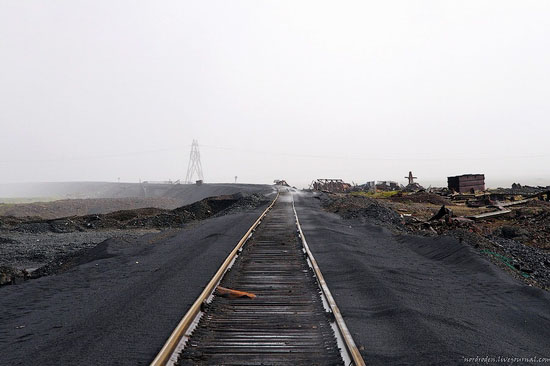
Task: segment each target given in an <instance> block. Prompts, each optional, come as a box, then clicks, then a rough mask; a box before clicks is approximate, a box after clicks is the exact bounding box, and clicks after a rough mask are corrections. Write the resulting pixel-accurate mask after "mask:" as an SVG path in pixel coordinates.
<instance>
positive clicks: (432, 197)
mask: <svg viewBox="0 0 550 366" xmlns="http://www.w3.org/2000/svg"><path fill="white" fill-rule="evenodd" d="M388 199H389V200H390V201H393V202H413V203H431V204H434V205H452V204H453V203H452V202H451V201H450V200H448V199H446V198H445V197H442V196H440V195H437V194H433V193H428V192H418V193H412V194H406V195H395V196H391V197H389V198H388Z"/></svg>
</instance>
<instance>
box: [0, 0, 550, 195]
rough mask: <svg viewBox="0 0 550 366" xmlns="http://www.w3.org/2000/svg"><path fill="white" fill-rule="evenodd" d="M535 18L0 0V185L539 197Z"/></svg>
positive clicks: (414, 8)
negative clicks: (287, 187)
mask: <svg viewBox="0 0 550 366" xmlns="http://www.w3.org/2000/svg"><path fill="white" fill-rule="evenodd" d="M549 116H550V1H546V0H540V1H526V0H521V1H519V0H518V1H505V0H495V1H482V0H475V1H442V0H434V1H357V2H352V1H332V2H322V1H296V0H295V1H226V0H224V1H203V0H201V1H181V0H178V1H176V0H174V1H135V0H131V1H113V0H108V1H98V0H93V1H92V0H90V1H80V0H66V1H53V0H51V1H46V0H41V1H30V0H27V1H22V0H13V1H10V0H0V133H1V136H2V139H1V143H0V183H3V182H28V181H79V180H103V181H105V180H106V181H116V179H117V178H118V177H120V179H121V181H138V179H140V178H141V179H142V180H165V179H173V180H175V179H178V178H184V177H185V173H186V169H187V163H188V155H189V148H190V144H191V142H192V140H193V139H198V141H199V143H200V145H201V154H202V164H203V168H204V174H205V180H206V181H208V182H232V181H233V179H234V178H233V177H234V176H235V175H237V176H238V177H239V181H240V182H255V183H270V182H272V180H273V179H275V178H285V179H287V180H288V181H289V183H291V184H294V185H298V186H303V185H306V184H307V183H308V182H310V181H311V180H312V179H314V178H343V179H345V180H347V181H354V182H356V183H363V182H365V181H367V180H375V179H376V180H385V179H391V180H398V181H401V182H404V181H405V179H404V178H403V177H404V176H405V175H406V174H407V173H408V171H409V170H412V171H413V172H414V173H415V175H417V176H418V177H419V178H420V179H419V182H420V183H424V184H426V185H428V184H439V185H444V184H446V177H447V176H449V175H457V174H463V173H485V175H486V181H487V183H488V185H489V186H497V185H508V184H511V183H512V182H514V181H519V182H522V183H524V184H525V183H530V184H544V185H547V184H550V147H549V145H550V121H549Z"/></svg>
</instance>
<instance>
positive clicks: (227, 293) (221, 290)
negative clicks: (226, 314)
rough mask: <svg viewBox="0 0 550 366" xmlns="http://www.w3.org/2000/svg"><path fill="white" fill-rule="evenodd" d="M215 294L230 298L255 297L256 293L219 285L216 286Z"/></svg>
mask: <svg viewBox="0 0 550 366" xmlns="http://www.w3.org/2000/svg"><path fill="white" fill-rule="evenodd" d="M216 295H218V296H221V297H228V298H230V299H237V298H239V297H248V298H249V299H255V298H256V295H255V294H253V293H251V292H246V291H239V290H233V289H230V288H225V287H221V286H218V287H216Z"/></svg>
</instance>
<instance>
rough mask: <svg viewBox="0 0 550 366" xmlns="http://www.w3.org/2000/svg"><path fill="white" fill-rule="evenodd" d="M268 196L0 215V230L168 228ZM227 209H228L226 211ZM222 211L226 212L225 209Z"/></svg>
mask: <svg viewBox="0 0 550 366" xmlns="http://www.w3.org/2000/svg"><path fill="white" fill-rule="evenodd" d="M268 201H269V200H268V199H267V198H265V197H264V196H262V195H260V194H253V195H251V196H245V195H242V194H235V195H228V196H218V197H210V198H206V199H203V200H201V201H198V202H195V203H192V204H190V205H187V206H182V207H179V208H176V209H174V210H164V209H159V208H140V209H136V210H122V211H116V212H112V213H108V214H99V215H85V216H73V217H66V218H61V219H54V220H43V219H39V218H36V217H29V218H16V217H0V230H6V231H17V232H25V233H47V232H53V233H70V232H76V231H87V230H98V229H99V230H106V229H132V228H141V229H143V228H155V229H162V228H171V227H181V226H182V225H183V224H185V223H187V222H191V221H195V220H204V219H206V218H209V217H211V216H215V215H219V214H222V213H223V212H224V210H227V209H231V210H233V211H235V210H236V209H242V208H256V207H258V206H260V205H262V204H264V203H266V202H268ZM228 212H229V211H228ZM224 214H225V213H224Z"/></svg>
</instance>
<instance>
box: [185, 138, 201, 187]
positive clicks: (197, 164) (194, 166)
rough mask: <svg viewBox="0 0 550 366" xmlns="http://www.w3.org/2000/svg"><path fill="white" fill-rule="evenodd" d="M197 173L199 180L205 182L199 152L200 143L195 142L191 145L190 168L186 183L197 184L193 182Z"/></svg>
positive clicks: (188, 168)
mask: <svg viewBox="0 0 550 366" xmlns="http://www.w3.org/2000/svg"><path fill="white" fill-rule="evenodd" d="M195 172H196V173H197V177H198V179H197V180H200V181H202V180H204V177H203V176H202V164H201V153H200V151H199V142H198V141H197V140H193V144H192V145H191V153H190V154H189V166H188V167H187V175H186V176H185V183H191V184H192V183H195V182H193V175H194V174H195Z"/></svg>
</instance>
